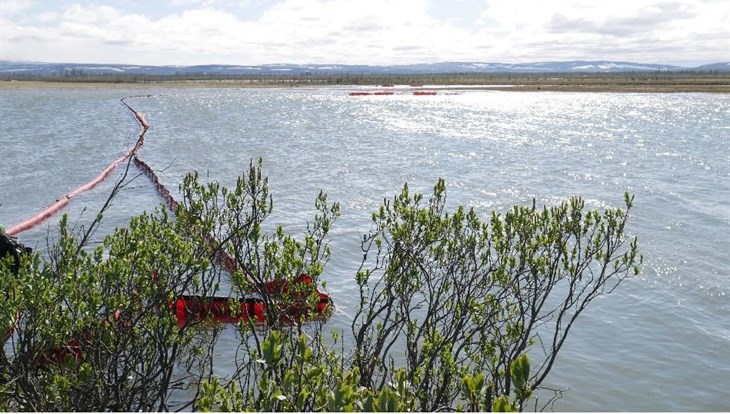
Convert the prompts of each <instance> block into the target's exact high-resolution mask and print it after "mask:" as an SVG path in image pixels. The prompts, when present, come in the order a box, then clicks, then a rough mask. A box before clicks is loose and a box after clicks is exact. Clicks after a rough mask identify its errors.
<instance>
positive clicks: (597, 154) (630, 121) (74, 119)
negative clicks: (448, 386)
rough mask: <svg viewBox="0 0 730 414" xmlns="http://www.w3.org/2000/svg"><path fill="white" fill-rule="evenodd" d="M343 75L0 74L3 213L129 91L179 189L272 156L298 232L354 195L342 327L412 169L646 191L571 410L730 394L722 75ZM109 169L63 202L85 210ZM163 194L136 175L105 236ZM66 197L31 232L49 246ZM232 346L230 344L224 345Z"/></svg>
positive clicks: (561, 383)
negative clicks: (412, 79)
mask: <svg viewBox="0 0 730 414" xmlns="http://www.w3.org/2000/svg"><path fill="white" fill-rule="evenodd" d="M347 91H348V89H344V88H343V89H336V88H328V89H301V88H289V89H283V88H282V89H190V90H181V89H175V90H165V89H159V88H158V89H151V90H144V91H141V90H140V89H134V90H124V89H113V90H112V89H78V90H75V89H72V90H69V89H23V90H12V89H0V122H1V124H0V157H1V158H2V162H0V224H2V225H4V226H5V227H6V228H7V227H10V226H12V225H14V224H17V223H19V222H21V221H23V220H25V219H26V218H28V217H30V216H31V215H32V214H34V213H35V212H37V211H39V210H40V209H41V208H43V207H45V206H47V205H49V204H51V203H53V202H54V201H55V200H56V199H57V198H59V197H61V196H63V195H64V194H66V193H68V192H70V191H71V190H73V189H75V188H76V187H78V186H79V185H81V184H84V183H86V182H88V181H89V180H91V179H92V178H93V177H95V176H96V175H97V174H98V173H99V172H100V171H101V170H102V169H104V168H105V167H106V166H107V165H108V164H109V163H110V162H111V161H112V160H114V159H116V158H117V157H118V156H119V155H120V154H121V153H122V152H123V151H124V150H126V149H127V148H129V147H130V146H131V145H132V144H133V143H134V142H135V140H136V137H137V133H138V126H137V124H136V123H135V121H134V119H133V118H132V116H131V115H130V113H129V112H128V111H127V110H126V108H124V107H123V106H122V105H121V104H120V103H119V98H121V97H123V96H127V95H138V94H140V92H143V93H145V94H146V93H149V94H152V95H153V96H152V97H147V98H135V99H131V100H129V101H128V102H129V103H130V104H131V105H132V106H133V107H134V108H135V109H137V110H138V111H140V112H143V113H144V114H145V116H146V118H147V120H148V121H149V122H150V124H151V125H152V129H151V130H150V131H149V132H148V133H147V139H146V143H145V146H144V147H143V149H142V151H141V152H140V156H141V158H142V159H144V160H145V161H146V162H147V163H149V164H150V166H151V167H152V168H153V169H155V170H156V171H158V175H159V177H160V179H161V181H162V182H163V183H164V184H165V185H166V186H167V187H168V188H170V189H171V190H173V193H176V189H177V185H178V184H179V183H180V181H181V179H182V177H183V175H184V174H185V173H186V172H187V171H189V170H192V169H195V170H197V171H198V172H199V173H200V175H201V176H202V177H204V178H205V179H206V180H216V181H219V182H221V183H222V184H225V185H233V184H234V183H235V178H236V177H237V176H238V175H239V174H240V173H242V172H244V171H247V167H248V163H249V160H250V159H252V158H253V159H256V158H258V157H263V158H264V169H265V173H266V174H268V176H269V179H270V188H271V192H272V194H273V196H274V204H275V213H274V215H273V216H272V223H275V224H282V225H283V226H284V228H285V230H287V231H289V232H291V233H293V234H302V232H303V231H304V229H305V224H306V220H311V218H312V216H313V212H314V207H313V206H314V199H315V197H316V195H317V194H318V192H319V191H320V190H324V191H325V192H327V193H328V194H329V199H330V200H331V201H338V202H340V203H341V206H342V216H341V218H340V219H339V221H338V222H337V223H336V225H335V227H334V229H333V232H332V242H331V246H332V251H333V257H332V259H331V261H330V263H329V265H328V267H327V269H326V272H325V274H324V276H323V278H324V279H325V280H326V281H327V286H328V291H329V293H330V294H331V295H332V297H333V298H334V300H335V302H336V304H337V312H336V313H335V315H334V316H333V317H332V319H331V320H330V321H329V322H328V327H327V328H330V329H343V330H344V332H345V333H346V334H347V333H348V332H349V325H350V322H351V315H352V314H353V313H354V307H355V305H356V300H357V288H356V284H355V282H354V280H353V277H354V274H355V272H356V270H357V267H358V265H359V263H360V259H361V252H360V245H359V240H360V237H361V235H362V234H364V233H365V232H367V231H368V229H369V224H370V222H369V215H370V213H371V212H373V211H375V209H376V208H377V207H378V205H379V204H380V203H381V202H382V201H383V199H384V198H391V197H392V196H393V195H394V194H396V193H397V192H399V190H400V189H401V188H402V185H403V183H404V182H408V184H409V187H410V188H411V189H412V190H417V191H421V192H425V193H428V192H430V190H431V189H432V187H433V185H434V184H435V182H436V180H437V179H438V177H443V178H445V179H446V183H447V191H448V197H449V198H448V200H449V206H450V207H453V206H456V205H458V204H465V205H468V206H473V207H474V208H476V209H477V210H478V211H479V212H480V213H482V214H483V215H484V216H485V217H486V215H487V214H488V212H490V211H492V210H497V211H505V210H506V209H508V208H509V207H510V206H512V205H514V204H529V203H531V202H532V199H533V198H534V199H535V200H536V201H537V203H538V205H543V204H548V205H552V204H555V203H558V202H560V201H561V200H565V199H566V198H568V197H569V196H570V195H573V194H575V195H581V196H583V197H584V198H585V199H586V204H587V206H588V207H590V208H604V207H607V206H622V199H623V192H624V191H629V192H630V193H633V194H635V195H636V199H635V208H634V210H633V214H632V216H631V219H630V222H629V227H628V230H629V233H630V234H632V235H636V236H637V237H638V239H639V246H640V250H641V252H642V253H643V255H644V258H645V261H644V266H643V272H642V274H641V275H640V276H639V277H637V278H634V279H631V280H628V281H626V282H625V283H624V284H622V286H621V287H620V288H619V289H618V290H617V291H616V292H614V293H613V294H611V295H609V296H606V297H603V298H601V299H600V300H597V301H595V302H594V303H593V304H592V305H591V307H590V308H589V310H588V311H587V312H586V313H585V314H584V316H583V317H582V319H581V320H579V322H578V324H577V325H576V326H575V327H574V330H573V331H572V332H571V336H570V338H569V339H568V343H567V345H566V347H565V348H564V349H563V351H562V356H561V358H560V360H559V361H558V363H557V364H556V366H555V367H554V369H553V371H552V373H551V376H550V378H549V384H547V385H550V386H553V387H556V388H564V389H568V391H567V392H566V393H565V394H564V396H563V398H562V399H560V400H558V401H557V402H556V403H555V404H554V406H553V407H552V408H554V409H555V410H560V411H565V410H568V411H572V410H580V411H593V410H601V411H604V410H607V411H617V410H630V411H728V410H730V391H728V390H730V296H729V295H728V294H729V293H730V95H708V94H602V93H595V94H594V93H549V92H535V93H518V92H496V91H475V90H465V91H461V92H459V93H448V94H447V93H446V92H445V91H441V92H440V93H439V95H436V96H413V95H411V94H409V93H406V92H402V93H396V94H395V95H392V96H357V97H352V96H348V94H347ZM118 176H119V172H115V174H113V175H112V177H111V179H110V180H107V181H105V182H104V183H102V184H100V185H99V186H97V187H96V188H95V189H93V190H91V191H90V192H87V193H84V194H82V195H81V196H79V197H78V198H75V199H74V200H72V202H71V203H70V205H69V207H68V208H67V209H66V211H67V212H68V213H69V215H70V221H71V223H72V224H74V225H76V226H77V227H81V226H84V225H87V224H88V223H89V221H90V220H91V219H92V218H93V215H94V212H95V211H96V209H98V208H99V206H100V205H101V203H102V202H103V201H104V200H105V198H106V196H107V195H108V194H109V189H110V188H111V186H112V183H113V179H114V178H115V177H118ZM159 203H160V199H159V198H158V197H157V195H156V193H155V191H154V188H153V187H152V186H151V184H150V183H149V180H147V179H146V178H145V177H139V178H138V179H136V180H135V181H133V184H132V185H130V186H129V187H127V188H126V189H125V190H124V191H123V192H122V194H121V195H120V196H119V197H117V198H116V199H115V200H114V205H113V207H112V209H111V210H110V211H109V212H108V214H107V215H106V219H105V221H104V223H103V226H102V228H101V230H100V232H99V235H98V236H97V237H96V240H97V241H98V240H100V239H101V237H102V235H103V234H104V233H105V232H109V231H111V229H113V228H114V227H116V226H123V225H125V224H126V222H127V221H128V219H129V217H130V216H131V215H134V214H138V213H141V212H142V211H145V210H147V211H151V210H153V209H154V208H155V207H156V206H157V205H158V204H159ZM57 223H58V217H54V218H52V219H51V220H49V221H48V222H47V223H45V224H44V225H42V226H40V227H38V228H35V229H33V230H29V231H27V232H25V233H22V234H21V235H20V237H19V238H20V240H21V241H22V242H23V243H25V244H27V245H29V246H31V247H34V248H37V249H41V250H43V249H44V248H45V246H46V238H47V237H48V236H49V234H50V236H51V237H53V232H54V230H55V227H54V226H55V225H56V224H57ZM229 346H230V347H233V344H231V345H229Z"/></svg>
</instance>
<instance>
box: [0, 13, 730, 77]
mask: <svg viewBox="0 0 730 414" xmlns="http://www.w3.org/2000/svg"><path fill="white" fill-rule="evenodd" d="M0 59H1V60H14V61H35V62H63V63H109V64H112V63H115V64H130V65H197V64H230V65H260V64H273V63H294V64H368V65H400V64H413V63H435V62H455V61H459V62H465V61H468V62H490V63H527V62H541V61H560V60H612V61H628V62H637V63H658V64H669V65H678V66H685V67H693V66H698V65H702V64H707V63H717V62H727V61H730V0H608V1H606V0H398V1H394V0H88V1H82V0H75V1H74V0H69V1H67V0H0Z"/></svg>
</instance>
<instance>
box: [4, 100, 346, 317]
mask: <svg viewBox="0 0 730 414" xmlns="http://www.w3.org/2000/svg"><path fill="white" fill-rule="evenodd" d="M150 96H151V95H145V96H134V97H150ZM127 98H133V97H132V96H130V97H125V98H122V99H121V102H122V104H123V105H124V106H126V107H127V109H129V110H130V111H131V112H132V114H133V115H134V118H135V120H136V121H137V122H138V123H139V125H140V128H141V130H140V133H139V136H138V138H137V142H136V143H135V144H134V146H132V147H131V148H129V149H128V150H127V151H126V152H125V153H124V154H122V156H121V157H119V158H118V159H116V160H115V161H114V162H112V163H111V164H110V165H109V166H108V167H107V168H105V169H104V170H103V171H102V172H101V173H100V174H99V175H98V176H97V177H96V178H94V179H93V180H91V181H90V182H88V183H86V184H84V185H82V186H80V187H79V188H77V189H75V190H73V191H71V192H70V193H68V194H66V195H64V196H63V197H62V198H61V199H59V200H57V201H56V202H55V203H53V204H52V205H51V206H49V207H47V208H45V209H44V210H43V211H41V212H40V213H38V214H36V215H35V216H33V217H31V218H30V219H28V220H26V221H24V222H22V223H20V224H18V225H15V226H13V227H11V228H10V229H9V230H8V231H7V234H8V235H10V236H15V235H17V234H18V233H20V232H23V231H25V230H28V229H30V228H33V227H34V226H37V225H38V224H40V223H41V222H43V221H44V220H46V219H48V218H49V217H51V216H52V215H53V214H55V213H57V212H58V211H59V210H61V209H62V208H63V207H65V206H66V205H67V204H68V203H69V201H70V200H71V199H72V198H74V197H76V196H77V195H79V194H81V193H82V192H84V191H88V190H90V189H92V188H94V187H95V186H96V185H97V184H99V183H100V182H102V181H103V180H104V179H105V178H106V177H107V176H109V174H111V173H112V171H113V170H114V169H115V168H116V167H117V166H118V165H119V164H120V163H122V162H124V161H125V160H126V159H128V158H130V157H131V159H132V161H134V164H135V165H136V166H137V167H138V168H139V170H140V171H141V172H142V173H144V175H146V176H147V177H148V178H149V179H150V181H152V183H153V184H154V185H155V190H156V191H157V193H158V194H159V195H160V197H162V199H163V200H164V201H165V204H166V205H167V207H168V208H169V209H170V210H172V211H175V210H176V209H177V207H178V205H179V204H178V202H177V201H175V199H174V198H173V197H172V194H171V193H170V191H169V190H168V189H167V188H165V186H164V185H163V184H162V183H161V182H160V180H159V178H158V177H157V175H156V174H155V172H154V171H153V170H152V168H150V166H149V165H148V164H147V163H145V162H144V161H142V160H141V159H140V158H139V156H138V152H139V150H140V148H142V146H143V145H144V138H145V134H146V133H147V130H148V129H149V128H150V124H149V123H148V122H147V120H146V119H145V117H144V115H143V114H142V113H140V112H137V111H135V110H134V108H132V107H131V106H129V104H127V102H126V99H127ZM206 243H209V244H210V245H211V246H213V247H214V250H215V251H216V253H215V259H216V260H218V262H219V263H220V265H221V267H222V268H223V269H225V270H226V271H228V272H234V271H236V270H238V266H237V265H236V262H235V261H234V260H233V258H232V257H231V256H230V255H229V254H228V253H227V252H226V251H225V250H223V249H222V248H220V243H219V242H218V241H217V240H216V239H215V238H214V237H213V236H208V237H207V238H206ZM241 270H242V271H243V272H244V274H247V272H246V269H241ZM247 275H248V274H247ZM308 285H309V286H311V288H310V289H313V290H309V292H312V293H314V294H316V296H317V298H318V302H317V304H316V305H314V308H313V309H312V308H310V307H309V306H307V305H305V303H304V302H305V301H304V298H305V296H307V295H306V294H305V295H304V296H303V295H302V293H298V294H295V295H293V297H292V298H290V299H288V301H289V302H287V303H286V305H287V306H285V307H284V311H283V314H281V315H278V319H280V320H281V319H285V320H294V319H297V318H299V317H306V316H307V315H313V314H316V315H318V316H323V315H325V314H326V312H327V311H328V310H329V307H330V305H331V304H332V300H331V299H330V297H329V295H328V294H326V293H324V292H322V291H321V290H320V289H319V288H318V287H317V286H316V284H315V283H314V281H313V280H312V278H311V277H310V276H309V275H306V274H301V275H299V276H298V277H296V278H294V279H292V280H286V279H278V280H272V281H267V282H264V283H263V285H262V286H260V287H259V288H258V289H256V290H257V291H259V292H258V295H270V296H274V297H280V296H281V295H282V294H285V293H287V292H288V291H289V290H290V288H294V287H295V286H300V290H301V287H304V286H308ZM295 290H296V289H295ZM306 290H308V289H305V290H304V291H302V292H306ZM231 299H232V298H221V297H199V296H183V297H180V298H177V299H175V300H174V301H173V302H171V303H170V304H169V307H170V309H171V310H172V311H173V312H174V313H175V316H176V318H177V320H178V324H179V325H180V326H184V325H185V324H186V323H187V322H188V321H189V320H191V319H192V320H196V319H212V320H214V321H217V322H229V323H237V322H239V321H254V322H256V323H264V322H265V321H266V317H265V310H266V303H265V301H263V300H262V299H261V298H260V297H248V298H240V299H233V300H234V301H238V303H239V304H240V306H234V307H232V306H230V303H229V302H230V301H231Z"/></svg>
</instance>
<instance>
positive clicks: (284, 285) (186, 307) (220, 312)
mask: <svg viewBox="0 0 730 414" xmlns="http://www.w3.org/2000/svg"><path fill="white" fill-rule="evenodd" d="M290 283H292V282H287V281H283V280H282V281H272V282H268V283H266V284H265V286H264V287H265V290H266V292H267V294H269V295H271V296H272V298H274V300H276V296H278V295H280V294H284V293H287V292H288V290H289V286H290ZM293 283H296V284H302V285H311V286H312V287H314V285H313V281H312V278H311V277H309V275H304V274H303V275H300V276H299V277H298V278H297V279H295V280H294V281H293ZM316 291H317V295H318V297H319V301H318V302H317V305H316V309H307V308H306V307H305V306H304V301H305V299H306V298H305V294H306V293H304V292H303V293H301V294H299V293H294V294H293V295H292V296H294V297H293V298H289V299H290V300H291V299H293V300H292V301H291V303H289V304H287V305H286V306H284V309H282V310H281V314H280V315H277V317H278V318H279V320H280V321H284V322H292V321H293V320H296V319H300V318H306V317H308V316H310V315H312V314H313V313H315V312H316V315H317V316H325V315H326V313H327V312H328V307H330V306H332V300H331V299H330V297H329V295H327V294H326V293H323V292H321V291H320V290H319V289H316ZM170 308H171V309H172V310H173V311H174V312H175V317H176V319H177V323H178V326H180V327H182V326H185V324H186V323H188V321H191V320H192V321H202V320H211V321H214V322H218V323H239V322H249V321H250V322H254V323H257V324H263V323H265V322H266V302H265V301H264V300H263V299H260V298H254V297H249V298H239V299H237V298H229V297H220V296H181V297H179V298H177V299H175V300H174V301H172V302H171V303H170Z"/></svg>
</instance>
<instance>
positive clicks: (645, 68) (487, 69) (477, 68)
mask: <svg viewBox="0 0 730 414" xmlns="http://www.w3.org/2000/svg"><path fill="white" fill-rule="evenodd" d="M656 71H661V72H679V71H720V72H730V62H720V63H713V64H709V65H702V66H697V67H681V66H672V65H661V64H645V63H632V62H619V61H608V60H590V61H589V60H571V61H555V62H532V63H485V62H442V63H424V64H412V65H387V66H376V65H339V64H310V65H303V64H287V63H282V64H267V65H251V66H241V65H194V66H150V65H124V64H82V63H42V62H16V61H7V60H0V77H4V78H7V77H9V76H12V75H13V74H15V75H18V76H24V75H25V76H62V75H68V74H74V73H75V74H79V73H83V74H95V75H96V74H107V75H111V74H119V75H122V74H124V75H183V74H207V75H214V74H215V75H221V76H226V75H263V74H267V75H275V74H279V75H283V74H291V75H328V74H331V75H335V74H413V75H418V74H442V73H475V74H479V73H481V74H490V73H494V74H509V73H522V74H529V73H621V72H656Z"/></svg>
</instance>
